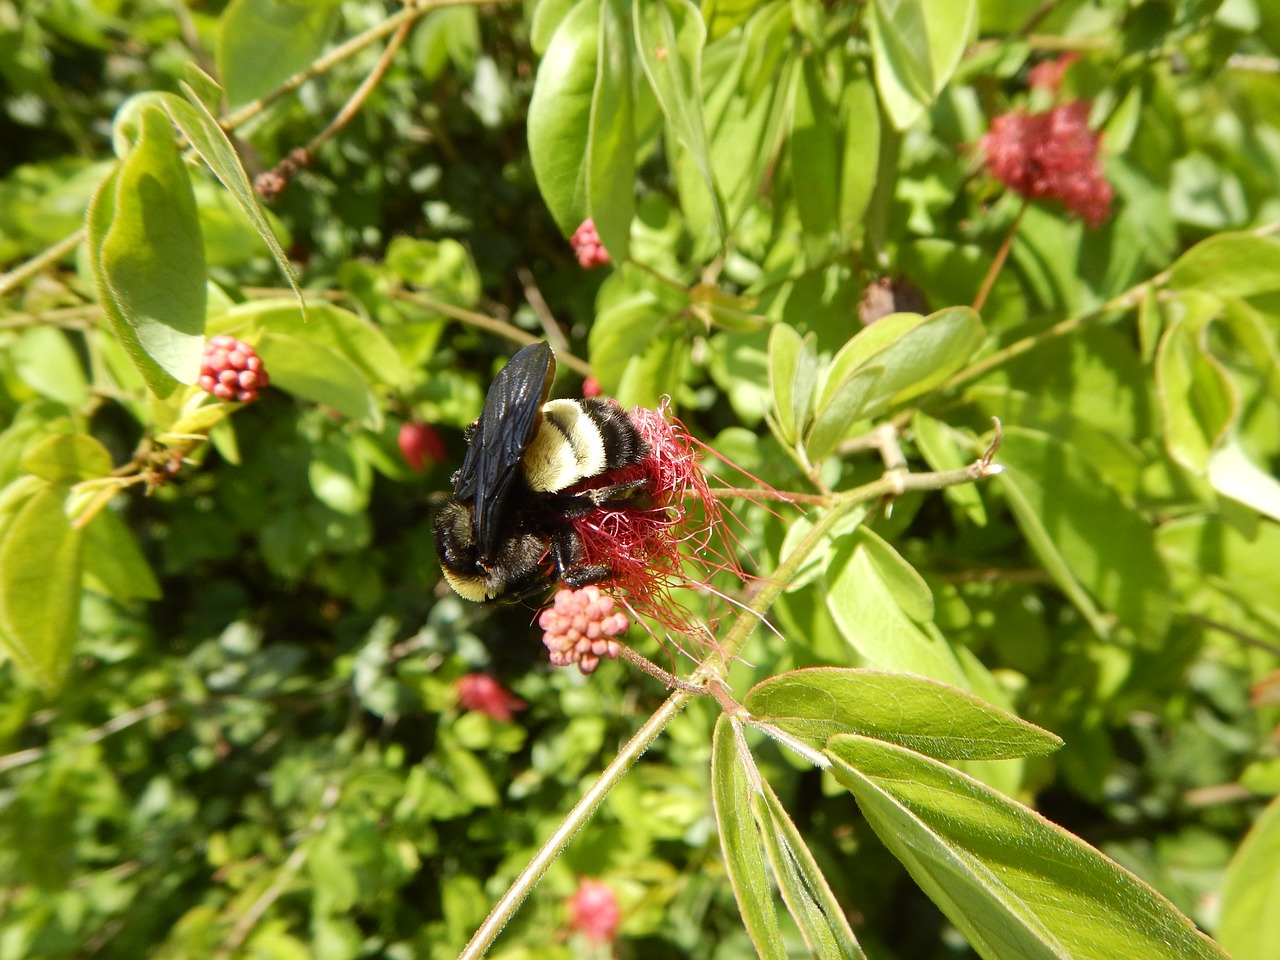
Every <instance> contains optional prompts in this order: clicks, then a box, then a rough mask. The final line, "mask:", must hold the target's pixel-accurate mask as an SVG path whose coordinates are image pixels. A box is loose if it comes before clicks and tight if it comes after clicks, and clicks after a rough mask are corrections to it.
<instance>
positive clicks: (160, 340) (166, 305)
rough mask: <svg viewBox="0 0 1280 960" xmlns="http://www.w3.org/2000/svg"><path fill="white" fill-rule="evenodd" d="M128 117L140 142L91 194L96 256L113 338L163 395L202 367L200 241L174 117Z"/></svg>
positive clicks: (148, 111) (152, 109)
mask: <svg viewBox="0 0 1280 960" xmlns="http://www.w3.org/2000/svg"><path fill="white" fill-rule="evenodd" d="M123 113H124V111H122V114H123ZM129 119H132V120H133V122H134V124H135V126H134V130H136V134H137V142H136V143H134V144H133V146H132V147H130V148H129V149H128V152H127V154H126V155H125V157H124V158H123V160H122V161H121V164H120V167H119V169H118V171H117V172H116V173H115V175H114V176H113V177H110V178H108V180H107V181H104V183H103V185H102V187H101V188H100V189H99V191H98V194H97V195H96V196H95V199H94V203H93V205H92V208H91V212H90V220H91V223H90V231H89V233H90V242H91V243H94V244H95V247H96V249H95V250H94V252H92V253H91V260H92V263H93V265H94V266H95V267H96V271H95V273H96V280H97V282H98V286H99V291H100V292H101V293H102V294H103V299H104V301H107V300H109V301H110V307H109V309H108V315H109V316H110V317H111V319H112V321H113V322H112V326H113V328H114V331H115V334H116V338H117V339H118V340H119V341H120V342H121V344H122V345H123V346H124V347H125V349H126V350H128V352H129V355H130V357H131V358H132V359H133V361H134V363H135V365H137V367H138V369H139V371H141V373H142V375H143V376H144V377H146V379H147V384H148V386H150V387H151V389H152V390H153V391H155V392H156V393H157V394H160V395H166V394H167V393H169V392H171V390H172V388H173V386H174V384H175V382H176V383H194V382H195V379H196V376H197V374H198V373H199V371H200V356H201V354H202V353H203V351H204V320H205V303H206V292H205V280H206V277H205V260H204V240H203V238H202V237H201V233H200V219H199V217H198V215H197V213H196V201H195V194H194V192H193V191H192V189H191V180H190V178H189V177H188V175H187V169H186V166H185V165H184V164H183V162H182V158H181V156H180V155H179V153H178V148H177V146H176V145H175V143H174V132H173V127H172V125H171V124H170V122H169V117H168V116H167V115H166V114H165V112H164V111H163V110H161V109H159V108H158V107H156V106H154V105H151V104H140V105H139V106H138V108H137V110H136V111H135V112H133V113H132V114H131V116H130V117H129ZM121 122H122V121H120V120H118V121H117V123H118V125H119V124H120V123H121Z"/></svg>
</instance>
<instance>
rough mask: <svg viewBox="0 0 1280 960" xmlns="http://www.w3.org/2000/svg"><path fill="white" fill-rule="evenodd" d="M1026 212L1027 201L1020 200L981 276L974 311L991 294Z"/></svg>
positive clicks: (980, 307)
mask: <svg viewBox="0 0 1280 960" xmlns="http://www.w3.org/2000/svg"><path fill="white" fill-rule="evenodd" d="M1026 212H1027V201H1026V200H1023V201H1022V206H1021V207H1019V208H1018V213H1017V215H1016V216H1014V218H1013V222H1012V223H1011V224H1009V229H1008V230H1007V231H1006V232H1005V235H1004V240H1003V241H1001V243H1000V249H999V250H997V251H996V255H995V258H994V259H993V260H992V261H991V266H990V267H988V268H987V273H986V276H984V277H983V278H982V286H981V287H979V288H978V295H977V296H976V297H974V298H973V309H974V312H975V313H981V312H982V307H983V305H984V304H985V303H986V302H987V297H989V296H990V295H991V288H992V287H994V286H995V285H996V277H998V276H1000V271H1001V270H1002V269H1003V268H1004V262H1005V261H1006V260H1007V259H1009V251H1010V250H1012V249H1013V241H1014V238H1015V237H1016V236H1017V235H1018V225H1019V224H1020V223H1022V215H1023V214H1024V213H1026Z"/></svg>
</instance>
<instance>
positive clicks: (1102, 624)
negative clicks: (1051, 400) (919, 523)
mask: <svg viewBox="0 0 1280 960" xmlns="http://www.w3.org/2000/svg"><path fill="white" fill-rule="evenodd" d="M1000 463H1001V464H1002V465H1003V466H1004V472H1003V473H1002V474H1001V475H1000V477H999V478H998V481H997V482H998V483H999V484H1000V488H1001V489H1002V490H1003V491H1004V493H1005V496H1006V497H1007V499H1008V501H1009V506H1010V507H1011V508H1012V509H1013V514H1014V517H1015V518H1016V519H1017V521H1018V526H1019V527H1021V528H1022V532H1023V535H1024V536H1026V538H1027V540H1028V542H1029V543H1030V544H1031V547H1032V549H1033V550H1035V552H1036V554H1037V556H1039V557H1040V562H1041V563H1043V564H1044V567H1045V569H1046V570H1047V571H1048V572H1049V573H1050V574H1051V575H1052V576H1053V578H1054V580H1055V581H1056V582H1057V584H1058V586H1059V587H1060V588H1061V589H1062V591H1063V592H1064V593H1065V594H1066V595H1067V596H1068V597H1069V598H1070V599H1071V601H1072V603H1074V604H1075V605H1076V607H1077V608H1078V609H1079V610H1080V612H1081V613H1082V614H1083V615H1084V616H1085V618H1086V619H1087V620H1088V621H1089V624H1090V626H1092V627H1093V629H1094V631H1095V632H1096V633H1097V634H1098V635H1099V636H1101V637H1107V636H1110V634H1111V629H1112V624H1111V623H1110V622H1109V620H1108V619H1107V618H1106V617H1104V616H1103V615H1102V613H1101V611H1100V610H1099V608H1098V603H1099V602H1100V603H1101V604H1102V606H1103V607H1104V608H1105V609H1107V610H1109V611H1110V612H1112V613H1113V614H1114V615H1115V616H1116V617H1117V618H1118V619H1119V620H1120V622H1121V623H1122V624H1124V625H1126V626H1128V627H1130V628H1131V629H1133V630H1134V631H1135V632H1136V633H1137V634H1138V635H1139V637H1141V638H1144V639H1146V640H1147V641H1150V642H1154V641H1156V640H1159V639H1160V638H1162V637H1163V636H1164V633H1165V631H1166V629H1167V628H1168V624H1169V613H1170V611H1169V597H1168V591H1169V577H1168V574H1167V572H1166V571H1165V568H1164V565H1163V564H1162V563H1161V561H1160V555H1159V553H1158V552H1157V551H1156V548H1155V538H1154V535H1153V533H1152V530H1151V527H1150V525H1149V524H1148V523H1147V521H1146V519H1145V518H1144V517H1143V516H1142V515H1141V514H1140V513H1139V512H1138V511H1137V509H1136V508H1135V507H1133V506H1132V505H1130V504H1127V503H1125V502H1124V500H1122V499H1121V497H1120V496H1119V494H1117V493H1116V492H1115V491H1114V490H1113V489H1112V488H1111V487H1109V486H1108V485H1107V484H1106V483H1105V482H1104V481H1103V480H1102V479H1101V478H1100V477H1099V476H1098V475H1097V474H1096V473H1095V472H1094V471H1093V469H1092V468H1091V467H1090V466H1089V464H1088V462H1087V461H1086V460H1085V459H1084V457H1083V456H1082V455H1081V454H1080V453H1079V452H1078V451H1076V450H1075V449H1074V448H1072V447H1069V446H1067V445H1065V444H1063V443H1061V442H1059V441H1058V440H1057V439H1055V438H1053V437H1050V436H1048V435H1046V434H1043V433H1039V432H1037V431H1033V430H1025V429H1021V428H1018V427H1008V428H1006V430H1005V435H1004V446H1002V447H1001V448H1000Z"/></svg>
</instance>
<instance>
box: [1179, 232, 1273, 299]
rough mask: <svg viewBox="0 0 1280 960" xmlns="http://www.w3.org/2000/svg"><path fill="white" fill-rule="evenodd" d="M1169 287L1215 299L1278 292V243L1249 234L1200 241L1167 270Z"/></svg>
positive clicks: (1224, 234)
mask: <svg viewBox="0 0 1280 960" xmlns="http://www.w3.org/2000/svg"><path fill="white" fill-rule="evenodd" d="M1169 287H1170V289H1173V290H1194V291H1197V292H1199V293H1207V294H1212V295H1213V296H1217V297H1256V296H1262V295H1265V294H1272V293H1277V292H1280V243H1278V242H1276V241H1275V240H1273V239H1271V238H1270V237H1258V236H1254V235H1253V234H1250V233H1220V234H1218V235H1217V236H1213V237H1210V238H1209V239H1207V240H1202V241H1201V242H1200V243H1197V244H1196V245H1195V246H1194V247H1192V248H1191V249H1190V250H1188V251H1187V252H1186V253H1184V254H1183V255H1182V256H1181V257H1179V258H1178V259H1177V261H1176V262H1175V263H1174V264H1173V266H1172V267H1170V268H1169Z"/></svg>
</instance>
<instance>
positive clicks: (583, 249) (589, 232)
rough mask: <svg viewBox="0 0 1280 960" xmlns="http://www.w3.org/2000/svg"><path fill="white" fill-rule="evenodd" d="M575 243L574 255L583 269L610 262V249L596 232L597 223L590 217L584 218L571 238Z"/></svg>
mask: <svg viewBox="0 0 1280 960" xmlns="http://www.w3.org/2000/svg"><path fill="white" fill-rule="evenodd" d="M569 243H571V244H572V245H573V253H574V256H576V257H577V258H578V263H579V264H581V266H582V269H583V270H590V269H591V268H592V267H600V266H604V265H605V264H607V263H610V262H611V261H610V260H609V251H608V250H606V249H605V248H604V244H602V243H601V242H600V234H598V233H596V223H595V221H594V220H592V219H591V218H590V217H587V219H585V220H583V221H582V223H581V225H579V227H578V229H577V230H575V231H573V236H572V237H570V238H569Z"/></svg>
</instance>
